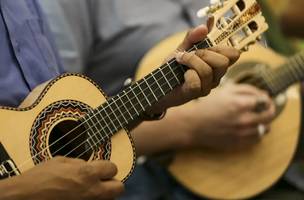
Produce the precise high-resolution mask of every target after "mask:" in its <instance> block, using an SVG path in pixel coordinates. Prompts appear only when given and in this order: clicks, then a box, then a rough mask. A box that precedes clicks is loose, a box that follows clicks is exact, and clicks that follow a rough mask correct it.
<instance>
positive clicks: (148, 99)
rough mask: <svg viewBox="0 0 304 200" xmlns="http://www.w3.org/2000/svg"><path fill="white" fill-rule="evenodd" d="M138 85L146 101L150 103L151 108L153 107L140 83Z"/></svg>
mask: <svg viewBox="0 0 304 200" xmlns="http://www.w3.org/2000/svg"><path fill="white" fill-rule="evenodd" d="M136 85H137V86H138V87H139V89H140V91H141V93H142V94H143V95H144V97H145V99H146V101H147V102H148V104H149V106H151V103H150V100H149V99H148V97H147V96H146V94H145V92H144V91H143V90H142V88H141V87H140V85H139V84H138V82H136Z"/></svg>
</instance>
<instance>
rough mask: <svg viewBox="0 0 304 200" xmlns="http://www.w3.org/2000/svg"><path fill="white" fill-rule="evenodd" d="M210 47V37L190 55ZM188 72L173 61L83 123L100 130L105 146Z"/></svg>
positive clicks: (113, 99) (109, 101) (112, 99)
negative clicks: (108, 140) (107, 141)
mask: <svg viewBox="0 0 304 200" xmlns="http://www.w3.org/2000/svg"><path fill="white" fill-rule="evenodd" d="M208 47H211V42H210V41H209V39H208V38H207V39H205V40H204V41H202V42H199V43H197V44H196V45H194V46H193V47H192V48H191V49H189V50H188V52H190V51H193V50H197V49H204V48H208ZM186 70H187V67H186V66H184V65H181V64H179V63H178V62H177V61H176V59H175V58H173V59H171V60H170V61H168V62H167V63H165V64H163V65H162V66H161V67H159V68H158V69H156V70H154V71H153V72H152V73H150V74H149V75H147V76H145V77H144V78H142V79H141V80H139V81H137V82H135V83H133V84H132V85H131V86H130V87H128V88H126V89H125V90H123V91H122V92H120V93H119V94H118V95H116V96H114V97H112V98H110V99H109V100H108V101H107V102H106V103H104V104H102V105H101V106H100V107H98V108H96V109H94V110H92V112H91V113H88V114H87V115H86V116H85V117H84V118H83V119H82V121H85V122H86V124H87V125H88V126H90V127H96V128H95V129H94V133H92V134H94V135H96V132H97V133H98V135H99V136H100V138H99V140H100V143H102V142H104V140H107V139H109V138H110V137H111V136H113V135H114V134H115V133H116V132H117V131H118V130H120V129H121V128H123V127H126V126H127V125H128V124H130V123H131V122H133V121H135V120H136V119H138V117H139V116H140V115H141V114H142V113H143V112H145V111H146V109H147V108H149V107H151V106H152V105H154V104H155V103H156V102H158V101H159V100H160V99H162V98H163V97H164V96H166V95H167V94H169V93H170V92H171V91H172V90H173V89H174V88H176V87H177V86H179V85H181V84H182V83H183V82H184V73H185V71H186ZM95 143H96V142H95Z"/></svg>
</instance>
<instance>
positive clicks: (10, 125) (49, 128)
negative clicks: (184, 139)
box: [0, 74, 135, 181]
mask: <svg viewBox="0 0 304 200" xmlns="http://www.w3.org/2000/svg"><path fill="white" fill-rule="evenodd" d="M105 101H106V97H105V96H104V94H103V93H102V91H101V90H100V89H99V88H98V86H97V85H96V84H95V83H94V82H92V81H91V80H89V79H88V78H86V77H84V76H81V75H76V74H65V75H62V76H60V77H58V78H57V79H55V80H53V81H52V82H50V83H48V84H47V85H45V87H44V86H43V87H38V88H36V89H35V90H34V91H33V92H32V93H31V94H30V95H29V97H28V98H27V99H26V100H25V102H23V104H22V105H23V107H24V106H26V107H25V108H16V109H15V108H7V107H2V108H1V109H0V120H1V127H0V142H1V144H2V145H3V149H2V151H3V150H5V153H6V155H7V156H6V157H7V158H8V159H9V160H11V161H12V162H13V163H14V166H15V167H16V168H17V171H18V172H21V173H22V172H24V171H26V170H28V169H30V168H32V167H34V165H37V164H39V163H41V162H44V161H46V160H49V159H51V158H53V157H54V156H67V157H73V158H82V159H84V160H87V161H92V160H101V159H104V160H110V161H112V162H113V163H115V164H116V165H117V167H118V174H117V175H116V177H115V178H116V179H118V180H122V181H124V180H125V179H126V178H128V177H129V175H130V173H131V172H132V170H133V168H134V161H135V153H134V147H133V142H132V139H131V137H130V135H129V133H128V132H127V131H125V130H120V131H119V132H118V133H116V134H115V135H114V136H113V137H112V138H111V140H110V141H108V142H106V143H105V144H102V145H99V147H93V146H94V143H95V142H94V141H97V140H98V139H100V137H99V135H93V137H91V136H92V135H91V136H90V135H88V134H87V133H86V131H85V130H87V129H86V128H87V127H84V126H81V125H80V121H79V119H80V118H81V117H82V116H84V115H85V114H86V113H87V112H89V111H90V110H92V108H96V107H98V106H100V105H101V104H102V103H103V102H105ZM94 128H96V127H94ZM93 149H94V150H93ZM8 159H6V160H8ZM6 160H5V161H6ZM1 161H2V162H4V161H3V160H1ZM4 164H5V163H4ZM0 166H1V162H0ZM3 172H4V170H3ZM12 175H15V174H12Z"/></svg>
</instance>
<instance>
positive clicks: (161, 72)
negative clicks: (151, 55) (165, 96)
mask: <svg viewBox="0 0 304 200" xmlns="http://www.w3.org/2000/svg"><path fill="white" fill-rule="evenodd" d="M160 72H161V74H162V76H163V77H164V78H165V80H166V82H167V83H168V85H169V87H170V89H171V90H173V88H172V86H171V84H170V83H169V81H168V79H167V78H166V76H165V75H164V73H163V70H162V69H160Z"/></svg>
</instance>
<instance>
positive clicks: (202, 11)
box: [196, 0, 226, 18]
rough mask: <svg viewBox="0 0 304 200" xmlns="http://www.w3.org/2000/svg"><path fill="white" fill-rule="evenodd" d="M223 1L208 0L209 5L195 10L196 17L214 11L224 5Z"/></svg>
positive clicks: (201, 16)
mask: <svg viewBox="0 0 304 200" xmlns="http://www.w3.org/2000/svg"><path fill="white" fill-rule="evenodd" d="M224 1H226V0H210V6H207V7H204V8H202V9H200V10H199V11H197V13H196V15H197V17H198V18H203V17H205V16H207V15H209V14H212V13H215V12H216V11H217V10H219V9H221V8H222V7H223V6H224Z"/></svg>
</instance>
